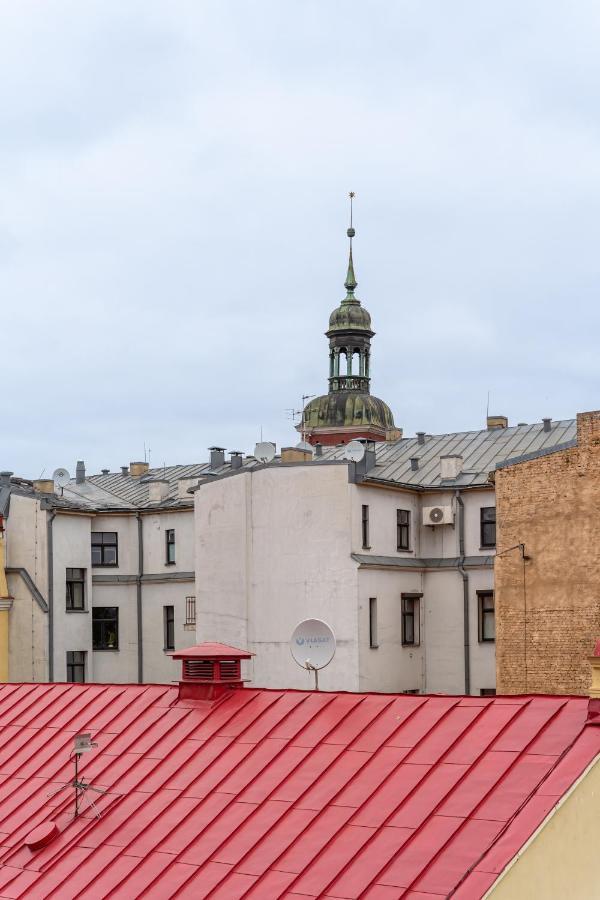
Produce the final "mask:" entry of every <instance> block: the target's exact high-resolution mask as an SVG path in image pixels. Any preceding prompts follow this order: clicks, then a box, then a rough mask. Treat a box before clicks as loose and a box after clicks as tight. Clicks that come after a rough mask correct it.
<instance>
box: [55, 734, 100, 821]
mask: <svg viewBox="0 0 600 900" xmlns="http://www.w3.org/2000/svg"><path fill="white" fill-rule="evenodd" d="M73 744H74V746H73V752H72V753H71V757H73V758H74V760H75V777H74V778H73V780H72V781H67V783H66V784H61V786H60V787H59V788H56V790H55V791H51V793H49V794H48V796H49V797H54V795H55V794H59V793H60V792H61V791H64V790H66V789H67V788H73V790H74V791H75V818H77V817H78V816H79V813H80V811H81V800H82V799H83V798H84V797H85V799H86V800H87V802H88V803H89V805H90V807H91V808H92V811H93V813H94V815H95V816H96V818H97V819H99V818H100V812H99V810H98V807H97V806H96V804H95V803H94V801H93V800H92V798H91V797H87V796H86V795H87V792H88V791H94V793H95V794H106V793H107V792H106V791H104V790H102V788H97V787H94V786H93V785H91V784H90V783H89V782H87V781H85V780H84V778H83V776H81V777H80V775H79V757H80V756H81V754H82V753H89V752H90V750H94V749H95V748H96V747H97V746H98V744H94V742H93V741H92V735H91V734H90V733H89V732H84V733H83V734H76V735H75V737H74V739H73Z"/></svg>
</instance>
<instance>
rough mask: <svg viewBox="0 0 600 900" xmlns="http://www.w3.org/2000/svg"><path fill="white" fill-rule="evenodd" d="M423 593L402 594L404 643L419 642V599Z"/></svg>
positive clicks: (414, 643)
mask: <svg viewBox="0 0 600 900" xmlns="http://www.w3.org/2000/svg"><path fill="white" fill-rule="evenodd" d="M420 599H421V594H402V643H403V644H407V645H409V646H412V645H415V646H417V645H418V644H419V600H420Z"/></svg>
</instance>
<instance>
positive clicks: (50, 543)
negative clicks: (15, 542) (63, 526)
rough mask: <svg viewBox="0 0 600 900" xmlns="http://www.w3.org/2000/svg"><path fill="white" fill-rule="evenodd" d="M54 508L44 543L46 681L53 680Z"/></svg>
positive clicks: (47, 525)
mask: <svg viewBox="0 0 600 900" xmlns="http://www.w3.org/2000/svg"><path fill="white" fill-rule="evenodd" d="M55 517H56V510H55V509H53V510H51V511H50V513H49V514H48V519H47V521H46V544H47V555H48V681H54V537H53V531H52V525H53V522H54V519H55Z"/></svg>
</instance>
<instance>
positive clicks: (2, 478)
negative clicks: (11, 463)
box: [0, 472, 14, 487]
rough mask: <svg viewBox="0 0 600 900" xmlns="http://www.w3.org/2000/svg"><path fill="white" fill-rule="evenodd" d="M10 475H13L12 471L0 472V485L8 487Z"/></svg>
mask: <svg viewBox="0 0 600 900" xmlns="http://www.w3.org/2000/svg"><path fill="white" fill-rule="evenodd" d="M12 475H14V472H0V485H2V486H3V487H10V479H11V476H12Z"/></svg>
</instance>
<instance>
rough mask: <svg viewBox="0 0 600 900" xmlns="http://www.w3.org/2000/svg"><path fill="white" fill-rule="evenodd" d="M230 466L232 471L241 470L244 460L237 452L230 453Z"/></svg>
mask: <svg viewBox="0 0 600 900" xmlns="http://www.w3.org/2000/svg"><path fill="white" fill-rule="evenodd" d="M230 456H231V459H230V465H231V468H232V469H241V468H242V463H243V461H244V458H243V456H242V454H241V453H240V451H239V450H232V451H231V454H230Z"/></svg>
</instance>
